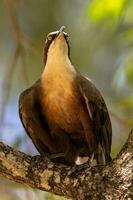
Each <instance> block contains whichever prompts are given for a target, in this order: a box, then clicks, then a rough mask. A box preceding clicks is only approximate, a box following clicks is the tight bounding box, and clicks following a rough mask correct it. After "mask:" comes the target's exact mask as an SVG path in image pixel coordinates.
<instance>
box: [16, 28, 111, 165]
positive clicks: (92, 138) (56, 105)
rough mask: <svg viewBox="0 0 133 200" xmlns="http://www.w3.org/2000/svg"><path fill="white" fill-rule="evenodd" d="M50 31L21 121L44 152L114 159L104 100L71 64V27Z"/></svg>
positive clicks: (66, 159)
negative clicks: (42, 59)
mask: <svg viewBox="0 0 133 200" xmlns="http://www.w3.org/2000/svg"><path fill="white" fill-rule="evenodd" d="M64 28H65V27H64V26H62V27H61V28H60V30H59V31H56V32H52V33H49V34H48V36H47V38H46V42H45V48H44V66H45V67H44V71H43V72H42V75H41V78H40V79H39V80H38V81H37V82H36V83H35V84H33V85H32V86H31V87H30V88H28V89H26V90H25V91H24V92H22V94H21V95H20V98H19V114H20V118H21V121H22V123H23V126H24V128H25V130H26V132H27V133H28V135H29V136H30V138H31V139H32V141H33V143H34V145H35V146H36V148H37V149H38V151H39V152H40V154H41V155H44V156H49V157H50V158H51V159H53V160H54V161H56V162H58V163H65V164H69V165H73V164H75V162H76V160H77V159H78V158H79V157H88V158H90V160H92V159H95V160H96V161H97V163H98V164H105V163H106V162H108V161H110V160H111V156H110V152H111V140H112V128H111V122H110V117H109V114H108V110H107V107H106V104H105V102H104V100H103V98H102V96H101V94H100V92H99V90H98V89H97V88H96V87H95V86H94V84H93V83H92V82H91V81H90V80H89V79H88V78H86V77H84V76H82V75H81V74H80V73H79V72H78V71H77V70H76V69H75V67H74V66H73V65H72V63H71V59H70V47H69V41H68V35H67V33H65V32H63V30H64Z"/></svg>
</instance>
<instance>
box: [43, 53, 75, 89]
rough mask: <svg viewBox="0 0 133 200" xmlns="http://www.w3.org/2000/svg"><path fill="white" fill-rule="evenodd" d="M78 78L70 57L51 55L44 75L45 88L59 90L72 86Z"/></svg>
mask: <svg viewBox="0 0 133 200" xmlns="http://www.w3.org/2000/svg"><path fill="white" fill-rule="evenodd" d="M75 76H76V70H75V68H74V66H73V65H72V63H71V61H70V60H69V58H68V56H57V55H56V57H55V56H54V55H49V57H48V59H47V63H46V65H45V68H44V71H43V73H42V85H45V88H51V89H52V88H55V87H56V90H58V88H59V87H60V86H61V87H64V88H65V87H66V86H67V85H70V84H71V82H72V81H73V80H74V78H75Z"/></svg>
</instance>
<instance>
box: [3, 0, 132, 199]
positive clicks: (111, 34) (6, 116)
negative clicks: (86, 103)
mask: <svg viewBox="0 0 133 200" xmlns="http://www.w3.org/2000/svg"><path fill="white" fill-rule="evenodd" d="M62 25H65V26H66V30H65V31H66V32H67V33H68V34H69V36H70V45H71V58H72V62H73V64H74V66H75V67H76V68H77V69H78V70H79V71H80V72H81V73H82V74H84V75H85V76H88V77H89V78H90V79H92V80H93V82H94V83H95V85H96V86H97V87H98V88H99V89H100V90H101V92H102V95H103V97H104V98H105V101H106V104H107V107H108V109H109V112H110V116H111V120H112V126H113V144H112V156H113V157H115V155H116V154H117V153H118V152H119V150H120V148H121V147H122V145H123V143H124V142H125V141H126V138H127V137H128V134H129V132H130V130H131V128H132V127H133V0H128V1H126V0H108V1H107V0H100V1H99V0H84V1H82V0H71V1H70V0H68V1H62V0H56V1H52V0H38V1H37V0H1V3H0V140H1V141H3V142H4V143H6V144H8V145H11V146H13V147H14V148H16V149H18V150H21V151H24V152H26V153H29V154H31V155H35V154H37V151H36V149H35V148H34V146H33V145H32V143H31V141H30V139H29V138H28V137H27V135H26V134H25V131H24V129H23V127H22V124H21V123H20V120H19V117H18V97H19V94H20V93H21V92H22V91H23V90H24V89H26V88H27V87H29V86H31V85H32V84H33V83H34V82H35V81H36V80H37V79H38V78H39V77H40V75H41V72H42V70H43V62H42V58H43V47H44V41H45V38H46V35H47V34H48V33H49V32H51V31H55V30H58V29H59V28H60V26H62ZM27 199H33V200H42V199H43V200H46V199H47V200H48V199H52V200H55V199H63V198H59V197H56V196H54V195H50V194H48V193H45V192H42V191H38V190H33V189H30V188H25V187H23V186H22V185H18V184H15V183H12V182H10V181H7V180H4V179H0V200H27Z"/></svg>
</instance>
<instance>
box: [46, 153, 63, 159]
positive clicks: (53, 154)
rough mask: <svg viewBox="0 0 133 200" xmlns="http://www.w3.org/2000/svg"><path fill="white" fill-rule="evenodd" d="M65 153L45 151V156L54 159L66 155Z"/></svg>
mask: <svg viewBox="0 0 133 200" xmlns="http://www.w3.org/2000/svg"><path fill="white" fill-rule="evenodd" d="M64 156H65V153H45V157H46V158H48V159H50V160H52V159H55V158H60V157H64Z"/></svg>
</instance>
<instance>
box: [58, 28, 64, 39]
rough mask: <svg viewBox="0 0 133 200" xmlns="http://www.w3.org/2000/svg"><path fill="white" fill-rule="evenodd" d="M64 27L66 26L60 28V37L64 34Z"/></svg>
mask: <svg viewBox="0 0 133 200" xmlns="http://www.w3.org/2000/svg"><path fill="white" fill-rule="evenodd" d="M64 29H65V26H61V28H60V30H59V32H58V35H57V37H59V36H60V35H62V33H63V31H64Z"/></svg>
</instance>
